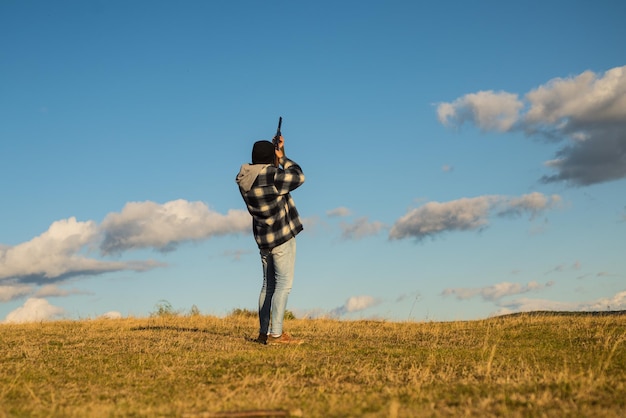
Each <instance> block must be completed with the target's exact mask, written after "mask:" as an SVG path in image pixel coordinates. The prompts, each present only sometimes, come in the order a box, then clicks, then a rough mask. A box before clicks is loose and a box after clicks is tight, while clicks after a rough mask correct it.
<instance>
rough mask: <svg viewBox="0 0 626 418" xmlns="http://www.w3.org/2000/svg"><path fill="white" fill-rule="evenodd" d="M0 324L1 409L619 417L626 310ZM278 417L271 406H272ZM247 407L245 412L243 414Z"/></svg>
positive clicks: (111, 413)
mask: <svg viewBox="0 0 626 418" xmlns="http://www.w3.org/2000/svg"><path fill="white" fill-rule="evenodd" d="M286 328H287V330H288V332H291V333H292V334H293V335H295V336H297V337H300V338H304V339H305V340H306V343H305V344H303V345H300V346H263V345H260V344H255V343H251V342H248V341H246V337H251V336H256V335H255V333H256V320H255V319H254V318H245V317H237V316H233V317H228V318H215V317H206V316H199V315H196V316H176V315H166V316H162V317H152V318H142V319H138V318H128V319H121V320H82V321H59V322H44V323H36V324H20V325H10V324H5V325H0V417H3V416H7V417H14V416H15V417H21V416H24V417H26V416H28V417H31V416H34V417H39V416H46V417H47V416H60V417H84V416H90V417H128V416H188V417H203V416H204V417H211V416H213V417H217V416H231V417H233V416H304V417H422V416H424V417H426V416H454V417H458V416H513V417H516V416H555V417H562V416H594V417H596V416H605V417H618V416H623V413H624V410H626V341H625V340H626V316H602V317H601V316H556V315H520V316H515V317H505V318H495V319H490V320H484V321H471V322H446V323H413V322H408V323H398V322H378V321H352V322H346V321H332V320H291V321H287V322H286ZM272 411H273V412H272ZM246 414H247V415H246Z"/></svg>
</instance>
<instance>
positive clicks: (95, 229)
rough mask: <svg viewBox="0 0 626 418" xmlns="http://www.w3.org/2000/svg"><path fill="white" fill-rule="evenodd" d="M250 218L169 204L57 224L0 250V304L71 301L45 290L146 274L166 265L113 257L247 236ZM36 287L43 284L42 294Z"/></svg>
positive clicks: (137, 205) (182, 202) (185, 203)
mask: <svg viewBox="0 0 626 418" xmlns="http://www.w3.org/2000/svg"><path fill="white" fill-rule="evenodd" d="M250 219H251V218H250V215H249V214H248V213H247V212H245V211H241V210H231V211H229V212H228V213H227V214H226V215H222V214H219V213H217V212H214V211H212V210H210V209H209V208H208V207H207V206H206V205H205V204H204V203H202V202H188V201H185V200H175V201H171V202H167V203H164V204H157V203H154V202H135V203H129V204H127V205H126V206H125V207H124V208H123V209H122V211H121V212H119V213H110V214H109V215H107V216H106V217H105V219H104V221H103V222H102V223H101V224H100V225H98V224H97V223H96V222H94V221H84V222H81V221H78V220H76V218H74V217H71V218H68V219H63V220H59V221H56V222H53V223H52V224H51V225H50V227H49V228H48V230H47V231H45V232H44V233H42V234H41V235H39V236H37V237H35V238H33V239H31V240H30V241H27V242H24V243H21V244H18V245H15V246H8V245H0V301H7V300H12V299H16V298H19V297H24V296H29V295H35V296H45V297H47V296H67V295H69V294H75V293H78V291H65V290H61V289H59V288H56V287H45V285H51V284H54V283H56V282H61V281H64V280H67V279H70V278H74V277H79V276H94V275H99V274H104V273H109V272H116V271H136V272H142V271H146V270H150V269H153V268H156V267H162V266H164V265H165V264H164V263H160V262H157V261H154V260H135V261H118V260H107V259H102V257H96V256H95V255H94V254H93V253H97V252H98V251H97V250H98V248H99V249H100V255H101V256H104V257H106V256H107V255H110V254H111V253H116V254H119V253H121V252H122V251H126V250H130V249H136V248H155V249H158V250H161V251H165V250H171V249H173V248H175V246H176V245H177V244H178V243H180V242H184V241H198V240H203V239H208V238H210V237H212V236H216V235H223V234H229V233H238V232H244V231H245V232H248V231H249V229H250V225H251V223H250ZM32 285H39V286H41V285H44V287H43V288H41V289H40V290H39V291H38V292H37V291H36V289H34V288H32Z"/></svg>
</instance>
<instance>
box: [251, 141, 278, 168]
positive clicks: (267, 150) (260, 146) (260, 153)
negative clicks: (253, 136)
mask: <svg viewBox="0 0 626 418" xmlns="http://www.w3.org/2000/svg"><path fill="white" fill-rule="evenodd" d="M275 158H276V154H275V152H274V144H272V143H271V142H270V141H257V142H255V143H254V146H253V147H252V164H273V163H274V159H275Z"/></svg>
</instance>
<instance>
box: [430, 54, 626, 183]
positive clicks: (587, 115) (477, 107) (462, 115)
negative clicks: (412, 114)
mask: <svg viewBox="0 0 626 418" xmlns="http://www.w3.org/2000/svg"><path fill="white" fill-rule="evenodd" d="M523 109H526V113H523ZM437 114H438V117H439V121H440V122H441V123H442V124H444V125H451V126H460V125H462V124H463V123H465V122H469V123H473V124H474V125H476V126H478V127H479V128H480V129H482V130H484V131H498V132H510V131H523V132H525V133H526V134H527V135H528V136H530V137H538V138H547V139H550V140H552V141H562V142H565V143H566V145H564V146H563V147H562V148H561V149H560V150H559V151H558V152H557V153H556V155H555V158H553V159H551V160H549V161H546V162H545V166H546V167H548V168H549V169H552V170H554V171H556V173H555V174H552V175H545V176H543V177H542V178H541V179H540V180H541V181H543V182H545V183H551V182H566V183H569V184H572V185H575V186H586V185H590V184H595V183H602V182H606V181H611V180H617V179H621V178H624V177H626V66H623V67H616V68H612V69H610V70H608V71H606V72H605V73H604V74H596V73H594V72H592V71H585V72H583V73H582V74H579V75H576V76H572V77H568V78H555V79H553V80H550V81H548V82H547V83H546V84H544V85H541V86H539V87H537V88H535V89H533V90H532V91H529V92H528V93H526V94H525V96H524V98H523V99H520V98H518V96H517V95H515V94H511V93H507V92H497V93H494V92H493V91H481V92H478V93H472V94H467V95H465V96H462V97H460V98H458V99H456V100H454V101H453V102H450V103H440V104H439V106H438V108H437Z"/></svg>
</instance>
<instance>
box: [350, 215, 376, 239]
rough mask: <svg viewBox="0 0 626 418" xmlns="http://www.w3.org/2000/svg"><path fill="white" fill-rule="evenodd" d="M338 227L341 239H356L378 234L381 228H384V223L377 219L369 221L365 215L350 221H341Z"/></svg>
mask: <svg viewBox="0 0 626 418" xmlns="http://www.w3.org/2000/svg"><path fill="white" fill-rule="evenodd" d="M340 228H341V238H342V239H346V240H349V239H353V240H358V239H361V238H364V237H367V236H370V235H376V234H378V233H379V232H380V231H381V229H383V228H385V224H383V223H382V222H378V221H374V222H370V221H369V220H368V219H367V218H366V217H363V218H359V219H357V220H356V221H354V222H352V223H347V222H342V223H341V225H340Z"/></svg>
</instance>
